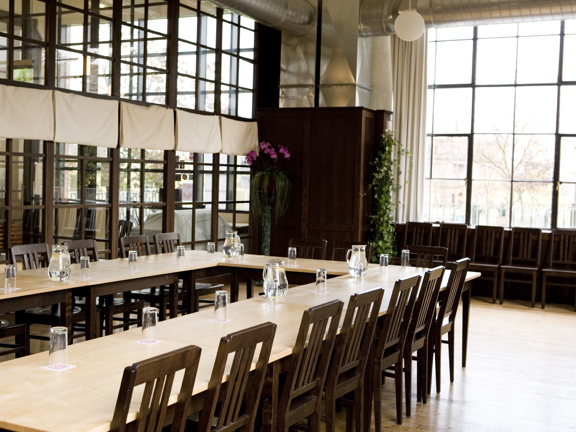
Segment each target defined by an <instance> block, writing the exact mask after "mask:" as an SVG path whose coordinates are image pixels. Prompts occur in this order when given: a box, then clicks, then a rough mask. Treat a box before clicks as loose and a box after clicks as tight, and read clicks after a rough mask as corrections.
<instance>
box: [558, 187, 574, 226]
mask: <svg viewBox="0 0 576 432" xmlns="http://www.w3.org/2000/svg"><path fill="white" fill-rule="evenodd" d="M575 227H576V184H574V183H566V184H561V185H560V188H559V189H558V228H575Z"/></svg>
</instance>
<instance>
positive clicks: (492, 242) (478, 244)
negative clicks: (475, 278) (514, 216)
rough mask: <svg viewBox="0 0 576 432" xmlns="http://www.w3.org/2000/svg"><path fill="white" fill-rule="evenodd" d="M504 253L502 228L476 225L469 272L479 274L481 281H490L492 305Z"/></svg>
mask: <svg viewBox="0 0 576 432" xmlns="http://www.w3.org/2000/svg"><path fill="white" fill-rule="evenodd" d="M503 251H504V228H503V227H498V226H483V225H478V226H477V227H476V229H475V232H474V247H473V250H472V262H470V267H469V270H470V271H476V272H480V273H481V274H482V276H481V279H488V280H490V281H492V303H496V298H497V297H498V275H499V274H500V266H501V265H502V253H503Z"/></svg>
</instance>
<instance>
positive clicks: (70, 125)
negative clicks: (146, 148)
mask: <svg viewBox="0 0 576 432" xmlns="http://www.w3.org/2000/svg"><path fill="white" fill-rule="evenodd" d="M54 105H55V110H56V112H55V116H56V133H55V136H54V141H56V142H64V143H74V144H83V145H90V146H100V147H108V148H115V147H116V146H117V145H118V102H117V101H112V100H104V99H96V98H90V97H85V96H79V95H75V94H70V93H63V92H59V91H56V92H54Z"/></svg>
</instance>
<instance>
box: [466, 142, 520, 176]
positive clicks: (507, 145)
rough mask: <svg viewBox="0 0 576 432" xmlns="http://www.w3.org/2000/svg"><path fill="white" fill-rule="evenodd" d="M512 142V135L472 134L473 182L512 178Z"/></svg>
mask: <svg viewBox="0 0 576 432" xmlns="http://www.w3.org/2000/svg"><path fill="white" fill-rule="evenodd" d="M512 144H513V136H512V135H474V161H473V164H472V178H473V180H474V182H475V181H476V180H510V179H512V171H511V168H512Z"/></svg>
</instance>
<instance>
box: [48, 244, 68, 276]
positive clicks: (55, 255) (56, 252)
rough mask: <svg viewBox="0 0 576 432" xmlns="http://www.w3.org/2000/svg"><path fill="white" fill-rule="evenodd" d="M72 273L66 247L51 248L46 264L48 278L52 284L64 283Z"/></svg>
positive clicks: (56, 246)
mask: <svg viewBox="0 0 576 432" xmlns="http://www.w3.org/2000/svg"><path fill="white" fill-rule="evenodd" d="M71 273H72V271H71V269H70V253H69V252H68V246H61V245H54V246H52V256H51V257H50V264H48V277H50V280H51V281H52V282H66V281H67V280H68V278H69V277H70V274H71Z"/></svg>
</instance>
